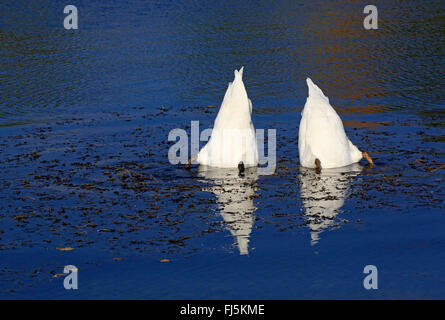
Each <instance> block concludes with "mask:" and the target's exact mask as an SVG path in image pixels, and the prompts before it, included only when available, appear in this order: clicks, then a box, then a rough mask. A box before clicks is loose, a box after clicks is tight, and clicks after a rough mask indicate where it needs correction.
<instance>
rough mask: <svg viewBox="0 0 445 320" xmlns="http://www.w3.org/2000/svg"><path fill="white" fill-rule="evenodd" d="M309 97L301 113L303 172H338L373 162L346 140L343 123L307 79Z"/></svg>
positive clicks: (300, 140)
mask: <svg viewBox="0 0 445 320" xmlns="http://www.w3.org/2000/svg"><path fill="white" fill-rule="evenodd" d="M306 82H307V85H308V88H309V95H308V98H307V100H306V104H305V105H304V108H303V111H302V113H301V121H300V129H299V136H298V152H299V154H300V163H301V165H302V166H303V167H306V168H317V171H320V170H321V169H322V168H338V167H344V166H347V165H350V164H352V163H356V162H359V161H360V160H361V159H362V158H365V159H366V160H368V162H369V164H370V165H371V166H372V165H373V161H372V159H371V157H370V156H369V154H368V153H367V152H361V151H360V150H359V149H358V148H357V147H356V146H355V145H354V144H352V142H351V140H349V139H348V137H347V136H346V133H345V129H344V128H343V123H342V121H341V119H340V117H339V116H338V114H337V113H336V112H335V110H334V108H333V107H332V106H331V105H330V104H329V98H328V97H326V96H325V95H324V94H323V92H322V91H321V89H320V88H319V87H317V86H316V85H315V84H314V83H313V82H312V80H311V79H309V78H307V79H306Z"/></svg>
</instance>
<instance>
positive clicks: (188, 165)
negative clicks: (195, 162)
mask: <svg viewBox="0 0 445 320" xmlns="http://www.w3.org/2000/svg"><path fill="white" fill-rule="evenodd" d="M191 164H192V159H191V158H190V159H189V161H187V163H186V164H185V166H184V169H185V170H190V165H191Z"/></svg>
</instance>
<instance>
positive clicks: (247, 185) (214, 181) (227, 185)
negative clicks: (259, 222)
mask: <svg viewBox="0 0 445 320" xmlns="http://www.w3.org/2000/svg"><path fill="white" fill-rule="evenodd" d="M198 174H199V175H200V176H201V177H204V178H205V179H206V180H209V181H210V183H209V187H208V188H206V189H205V190H206V191H210V192H213V193H214V194H215V195H216V197H217V199H218V207H219V211H220V213H221V216H222V217H223V219H224V222H225V224H226V226H227V228H228V229H229V231H230V233H231V234H232V236H233V237H234V238H235V241H236V245H237V246H238V249H239V252H240V254H241V255H245V254H248V253H249V237H250V233H251V231H252V226H253V222H254V220H255V216H254V212H255V210H256V209H257V208H256V207H255V205H254V203H253V198H254V197H255V192H256V189H257V187H256V185H255V181H256V180H257V179H258V173H257V169H256V168H246V170H245V172H244V173H243V176H239V174H238V169H222V168H213V167H206V166H199V169H198Z"/></svg>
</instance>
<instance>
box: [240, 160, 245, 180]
mask: <svg viewBox="0 0 445 320" xmlns="http://www.w3.org/2000/svg"><path fill="white" fill-rule="evenodd" d="M244 170H245V168H244V162H242V161H241V162H240V163H238V175H239V176H240V177H242V176H244Z"/></svg>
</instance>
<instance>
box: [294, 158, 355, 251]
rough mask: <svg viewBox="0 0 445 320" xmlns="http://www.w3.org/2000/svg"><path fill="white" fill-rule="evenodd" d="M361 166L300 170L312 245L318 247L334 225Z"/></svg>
mask: <svg viewBox="0 0 445 320" xmlns="http://www.w3.org/2000/svg"><path fill="white" fill-rule="evenodd" d="M361 170H362V167H361V166H360V165H359V164H358V163H354V164H352V165H349V166H346V167H342V168H335V169H323V170H322V171H321V173H320V174H317V173H316V171H315V170H314V169H308V168H303V167H301V168H300V174H299V176H298V178H299V181H300V195H301V201H302V203H303V207H304V216H305V217H306V219H307V221H308V222H309V229H310V230H311V244H312V245H314V244H317V243H318V241H319V240H320V236H319V235H320V233H321V232H323V231H324V230H325V229H327V228H329V227H330V226H332V225H333V223H334V219H335V217H336V216H337V214H338V213H339V212H340V209H341V207H342V206H343V204H344V202H345V198H346V197H347V196H348V190H349V184H350V183H351V180H352V178H353V177H354V176H356V175H358V174H359V173H360V172H361Z"/></svg>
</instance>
